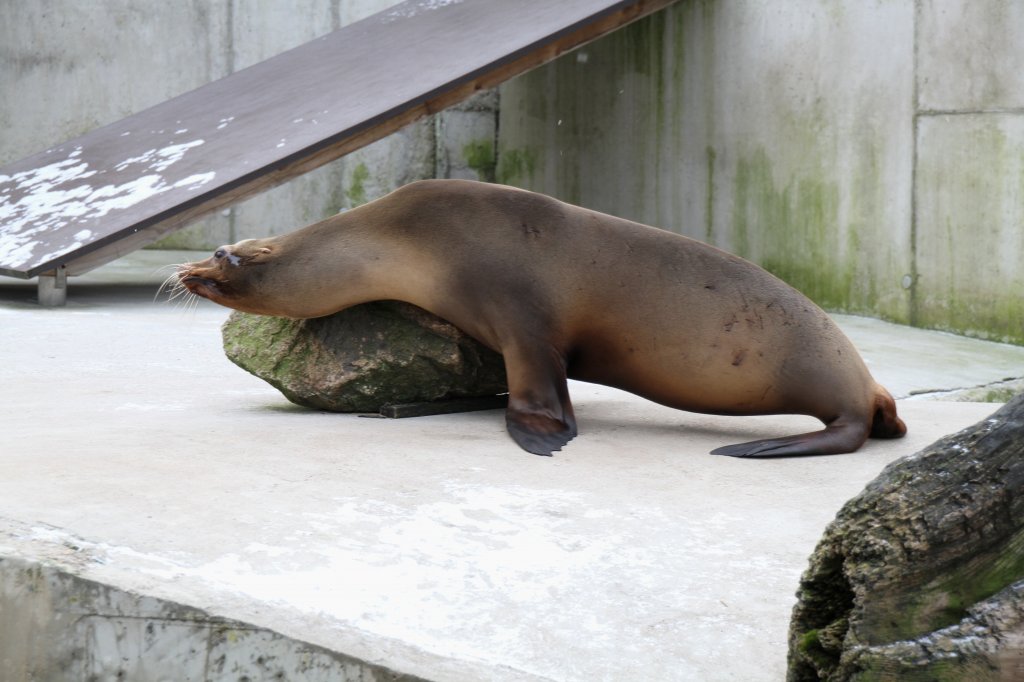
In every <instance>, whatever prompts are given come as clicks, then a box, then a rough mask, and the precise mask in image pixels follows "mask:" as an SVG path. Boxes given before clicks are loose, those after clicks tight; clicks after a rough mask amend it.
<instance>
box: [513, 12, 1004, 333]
mask: <svg viewBox="0 0 1024 682" xmlns="http://www.w3.org/2000/svg"><path fill="white" fill-rule="evenodd" d="M1021 26H1024V3H1020V2H1012V1H996V0H993V1H992V2H984V3H979V2H971V0H925V1H924V2H913V0H887V1H881V0H878V1H873V2H861V1H860V0H842V1H836V0H797V1H795V2H785V3H783V2H769V1H767V0H762V1H758V0H747V1H745V2H724V1H718V2H715V1H712V0H681V1H680V2H679V3H678V4H677V5H674V6H673V7H671V8H669V9H668V10H666V11H664V12H661V13H659V14H657V15H654V16H652V17H650V18H648V19H646V20H643V21H641V22H639V23H637V24H634V25H632V26H630V27H627V28H626V29H624V30H622V31H619V32H617V33H616V34H613V35H611V36H608V37H606V38H604V39H602V40H601V41H599V42H596V43H593V44H591V45H590V46H587V47H584V48H582V49H581V50H578V51H577V52H576V53H574V54H571V55H567V56H565V57H563V58H561V59H559V60H557V61H556V62H554V63H552V64H550V65H548V66H546V67H543V68H541V69H538V70H536V71H534V72H531V73H529V74H526V75H524V76H521V77H519V78H518V79H515V80H513V81H511V82H509V83H507V84H505V85H504V86H503V87H502V88H501V112H500V121H499V148H498V166H497V177H498V180H499V181H502V182H507V183H510V184H517V185H520V186H524V187H528V188H531V189H536V190H539V191H544V192H547V193H550V194H554V195H556V196H560V197H562V198H565V199H566V200H569V201H572V202H575V203H580V204H584V205H587V206H590V207H593V208H597V209H599V210H605V211H608V212H611V213H616V214H619V215H622V216H625V217H629V218H633V219H636V220H640V221H643V222H647V223H651V224H655V225H659V226H662V227H666V228H669V229H672V230H674V231H677V232H681V233H683V234H687V235H690V236H693V237H696V238H698V239H703V240H706V241H709V242H711V243H714V244H717V245H719V246H722V247H724V248H726V249H728V250H731V251H734V252H737V253H740V254H742V255H744V256H746V257H749V258H751V259H753V260H755V261H758V262H760V263H761V264H763V265H765V266H766V267H767V268H768V269H770V270H772V271H774V272H775V273H776V274H778V275H780V276H781V277H783V278H784V279H786V280H787V281H789V282H790V283H792V284H793V285H795V286H797V287H798V288H800V289H802V290H804V291H805V292H807V293H808V294H809V295H811V296H812V298H814V299H815V300H817V301H818V302H820V303H821V304H823V305H824V306H826V307H828V308H831V309H835V310H844V311H850V312H857V313H865V314H871V315H880V316H882V317H885V318H888V319H891V320H896V321H900V322H909V323H914V324H919V325H923V326H929V327H935V328H940V329H949V330H953V331H959V332H966V333H971V334H975V335H978V336H981V337H984V338H993V339H1000V340H1007V341H1013V342H1017V343H1024V264H1022V263H1024V258H1022V257H1021V255H1022V254H1024V248H1022V247H1024V31H1021V30H1020V27H1021Z"/></svg>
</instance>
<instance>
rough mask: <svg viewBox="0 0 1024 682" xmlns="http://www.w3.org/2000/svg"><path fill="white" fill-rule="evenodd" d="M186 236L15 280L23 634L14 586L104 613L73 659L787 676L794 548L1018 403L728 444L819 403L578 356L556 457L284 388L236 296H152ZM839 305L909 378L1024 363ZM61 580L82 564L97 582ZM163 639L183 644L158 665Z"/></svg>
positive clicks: (72, 609)
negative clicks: (671, 400) (600, 380)
mask: <svg viewBox="0 0 1024 682" xmlns="http://www.w3.org/2000/svg"><path fill="white" fill-rule="evenodd" d="M186 257H187V256H186V255H182V254H169V253H166V252H164V253H160V252H143V253H141V254H138V255H136V256H133V257H130V258H127V259H123V260H122V261H119V262H118V263H115V264H113V265H112V266H108V267H107V268H104V269H102V270H100V271H97V272H96V273H94V274H93V275H91V276H88V277H85V278H81V279H78V280H72V282H71V293H70V297H69V303H68V305H67V307H65V308H61V309H41V308H39V307H38V306H37V305H35V303H34V302H33V300H32V299H33V298H34V296H35V291H34V288H33V287H32V286H30V285H27V284H22V283H18V282H16V281H14V280H6V281H2V282H0V387H2V389H0V434H2V435H0V453H2V457H0V635H3V634H4V633H5V632H6V633H7V638H8V642H15V641H16V640H15V639H12V638H11V637H12V635H11V634H10V633H11V631H12V630H13V629H15V626H16V625H18V624H17V623H14V622H13V621H14V620H15V616H17V618H18V619H19V623H23V622H28V621H24V620H23V619H24V618H36V619H37V620H38V621H39V624H38V628H41V630H40V632H42V631H46V632H50V633H58V632H59V630H57V629H54V628H55V627H56V626H55V625H54V623H55V622H57V621H60V620H61V618H64V617H65V616H66V615H67V614H65V613H63V611H67V612H68V613H70V614H71V617H72V618H73V619H77V620H75V622H76V623H77V622H88V623H89V628H87V629H85V630H83V629H81V628H79V629H77V630H75V629H74V628H71V629H68V628H65V631H66V632H72V631H74V632H73V634H68V635H59V634H51V636H53V637H58V636H62V637H66V638H67V640H68V641H66V642H64V643H63V644H62V646H64V649H62V651H64V652H65V653H63V654H61V655H62V656H65V658H66V660H64V661H63V662H62V664H61V665H63V668H64V669H65V670H73V671H74V672H73V673H66V675H67V677H66V679H77V678H75V677H74V675H85V674H113V673H115V672H116V671H122V672H124V673H125V674H127V675H128V678H129V679H147V680H148V679H164V678H161V677H160V674H163V675H164V676H165V678H166V677H169V678H173V679H238V677H239V674H238V671H239V670H247V671H249V672H248V673H247V674H249V676H250V678H252V679H260V675H261V671H262V674H264V675H265V677H270V674H271V672H273V671H274V670H278V671H279V672H282V674H286V676H287V677H288V678H289V679H325V680H326V679H332V680H333V679H338V680H342V679H378V678H377V677H373V674H382V673H379V671H380V670H385V669H386V670H392V671H396V672H401V673H406V674H409V675H413V676H419V677H421V678H425V679H430V680H625V679H630V680H641V679H642V680H753V681H756V680H779V679H782V678H783V677H784V671H785V657H786V632H787V627H788V622H789V615H790V610H791V608H792V606H793V603H794V592H795V590H796V588H797V583H798V580H799V577H800V574H801V572H802V571H803V570H804V568H805V566H806V561H807V558H808V556H809V554H810V553H811V551H812V549H813V548H814V546H815V544H816V542H817V540H818V538H819V537H820V535H821V533H822V530H823V529H824V527H825V525H826V524H827V523H828V522H829V521H830V520H831V518H832V517H833V516H834V515H835V513H836V511H837V510H838V509H839V507H840V506H841V505H842V504H843V503H844V502H845V501H846V500H847V499H848V498H850V497H851V496H853V495H855V494H856V493H858V492H859V491H860V490H861V489H862V488H863V486H864V485H865V484H866V483H867V482H868V481H870V480H871V479H872V478H873V477H875V476H876V475H877V474H878V472H879V471H880V470H881V469H882V468H883V467H884V466H885V465H886V464H887V463H888V462H891V461H892V460H894V459H896V458H898V457H901V456H903V455H906V454H909V453H912V452H914V451H916V450H918V449H920V448H922V447H924V446H925V445H927V444H929V443H931V442H932V441H934V440H935V439H937V438H938V437H940V436H942V435H944V434H947V433H951V432H953V431H956V430H958V429H960V428H963V427H965V426H968V425H970V424H973V423H974V422H976V421H978V420H980V419H982V418H984V417H985V416H987V415H988V414H990V413H991V412H993V411H994V410H995V409H996V407H997V406H996V405H992V404H978V403H962V402H960V403H957V402H938V401H929V400H914V399H910V400H901V401H900V411H901V414H902V416H903V418H904V419H905V421H906V422H907V424H908V426H909V429H910V433H909V434H908V436H907V437H906V438H905V439H903V440H900V441H869V443H868V444H867V446H865V447H864V448H863V449H862V450H861V451H860V452H858V453H856V454H850V455H842V456H835V457H814V458H804V459H781V460H761V461H758V460H752V461H744V460H737V459H731V458H725V457H712V456H710V455H708V454H707V453H708V451H709V450H711V449H713V448H715V447H717V446H719V445H723V444H727V443H732V442H739V441H742V440H749V439H753V438H758V437H765V436H770V435H782V434H788V433H794V432H797V431H800V430H808V429H810V428H816V426H815V424H816V422H814V420H810V419H807V418H803V417H765V418H760V417H759V418H725V417H710V416H703V415H695V414H689V413H684V412H679V411H675V410H671V409H667V408H664V407H660V406H658V405H654V404H652V403H649V402H646V401H644V400H642V399H640V398H637V397H634V396H631V395H629V394H626V393H622V392H619V391H615V390H612V389H607V388H603V387H597V386H592V385H587V384H579V383H574V384H573V385H572V386H571V387H570V390H571V392H572V395H573V402H574V404H575V406H576V412H577V417H578V420H579V425H580V436H579V437H578V438H577V439H576V440H574V441H573V442H572V443H571V444H570V445H569V446H568V447H567V448H565V449H564V450H563V451H562V452H560V453H557V454H556V456H555V457H554V458H544V457H536V456H532V455H528V454H526V453H524V452H522V451H521V450H519V449H518V448H517V447H516V446H515V445H514V443H513V442H512V441H511V440H510V439H509V438H508V436H507V435H506V434H505V430H504V419H503V416H502V414H501V412H498V411H489V412H479V413H472V414H461V415H444V416H436V417H423V418H417V419H408V420H382V419H368V418H363V417H359V416H354V415H336V414H322V413H317V412H312V411H308V410H305V409H301V408H298V407H295V406H293V405H291V404H290V403H288V402H287V401H286V400H285V399H284V398H283V397H282V396H281V395H280V394H279V393H277V391H275V390H274V389H273V388H271V387H270V386H268V385H267V384H265V383H263V382H262V381H261V380H259V379H256V378H254V377H252V376H249V375H248V374H246V373H245V372H243V371H242V370H240V369H238V368H237V367H235V366H234V365H233V364H231V363H230V362H229V361H228V360H227V359H226V358H225V357H224V355H223V352H222V351H221V346H220V334H219V325H220V324H221V322H222V321H223V320H224V319H225V317H226V316H227V314H228V311H226V310H224V309H222V308H218V307H216V306H213V305H211V304H207V303H205V302H204V303H202V304H200V305H199V307H198V308H196V309H195V310H194V311H184V310H181V309H176V308H174V307H173V306H170V305H167V304H165V303H161V302H156V303H154V302H153V294H154V291H155V283H156V282H159V281H160V280H161V279H162V278H163V275H162V274H157V273H155V268H156V265H157V264H158V263H157V262H156V261H159V260H162V259H165V260H166V261H167V262H170V261H175V260H182V259H185V258H186ZM140 273H141V274H140ZM837 319H838V320H839V322H840V324H841V325H842V326H843V327H844V329H846V330H847V332H848V334H849V335H850V336H851V338H852V339H853V340H854V343H855V344H857V346H858V347H859V348H860V349H861V351H862V353H863V354H864V356H865V358H866V360H867V361H868V363H869V365H870V366H871V368H872V371H873V372H874V374H875V376H876V378H877V379H879V381H880V382H881V383H883V384H885V385H887V386H888V387H889V388H890V390H891V391H892V392H893V393H894V394H896V395H898V396H900V397H905V396H908V395H909V394H911V393H912V392H916V391H929V392H931V391H945V390H951V389H958V388H964V387H972V386H977V385H985V384H990V383H993V382H998V381H1001V380H1004V379H1007V378H1018V379H1019V378H1020V377H1021V376H1022V375H1024V348H1018V347H1011V346H1005V345H1000V344H993V343H985V342H981V341H975V340H969V339H963V338H960V337H954V336H950V335H946V334H939V333H934V332H925V331H920V330H914V329H908V328H904V327H898V326H894V325H890V324H886V323H882V322H878V321H874V320H867V319H863V318H854V317H846V316H839V317H837ZM39 566H42V567H44V568H45V569H46V570H47V571H50V573H53V575H57V574H59V576H58V578H52V576H51V578H52V580H51V581H50V582H49V583H47V585H48V586H49V587H48V588H47V589H48V590H49V592H47V590H39V589H35V588H33V589H27V588H25V585H26V580H27V578H26V577H25V576H27V575H29V574H30V573H31V569H32V568H33V567H39ZM5 572H6V574H7V577H6V583H5V582H4V580H5V576H4V573H5ZM54 572H55V573H54ZM50 573H47V575H50ZM11 576H14V577H11ZM60 580H65V581H67V580H72V581H74V580H80V581H83V582H82V584H83V585H86V586H88V589H89V590H92V592H90V594H91V595H92V596H90V598H89V604H90V605H88V606H83V605H82V604H81V603H80V602H79V599H78V597H77V596H75V597H73V598H72V597H67V596H66V595H67V594H71V592H73V591H74V590H73V589H72V588H68V587H67V585H66V584H65V583H61V585H63V587H61V588H60V589H58V587H59V586H57V583H59V582H60ZM55 581H56V582H55ZM97 586H101V587H97ZM101 588H102V589H101ZM61 590H64V591H63V592H62V591H61ZM68 590H71V592H69V591H68ZM97 590H100V591H103V590H106V591H105V592H103V594H104V595H106V596H105V597H104V601H103V604H104V606H102V608H101V607H100V606H97V605H96V604H97V603H98V602H99V600H98V598H97V597H96V596H95V595H96V594H98V593H99V592H97ZM42 592H46V594H42V596H40V594H41V593H42ZM114 593H116V595H114V596H111V595H112V594H114ZM62 595H63V596H62ZM118 595H120V596H118ZM124 595H127V597H125V596H124ZM115 597H116V598H115ZM142 597H145V599H149V600H150V601H148V602H147V601H145V600H144V599H143V600H142V601H140V598H142ZM4 598H6V599H8V601H9V602H10V603H14V606H13V607H12V606H10V604H8V606H7V608H6V610H5V603H4V602H3V601H2V600H3V599H4ZM33 599H36V600H39V601H43V600H45V599H49V602H48V603H47V604H45V605H44V606H40V607H39V609H36V610H35V611H33V608H35V607H33V606H32V604H31V602H32V600H33ZM119 599H120V601H118V600H119ZM153 600H155V601H153ZM71 602H74V604H72V603H71ZM153 604H159V605H162V606H160V607H159V608H157V607H154V606H153ZM174 608H181V609H185V610H187V612H188V614H190V615H188V616H187V617H186V616H181V615H180V614H179V615H176V616H173V617H172V616H170V615H168V614H169V613H171V611H173V609H174ZM136 611H137V612H136ZM175 613H177V612H175ZM26 614H28V615H26ZM140 614H142V615H144V616H145V617H146V618H150V619H151V620H150V621H149V622H150V623H152V622H157V623H159V624H161V628H162V629H160V630H159V631H160V632H162V633H163V635H164V637H165V638H167V642H165V643H164V644H163V645H162V646H163V648H162V649H161V648H160V647H157V648H154V645H153V643H152V641H150V640H151V639H152V637H150V640H146V641H147V642H149V643H148V644H147V643H145V642H143V640H142V639H139V642H141V643H140V644H138V646H135V645H131V644H130V642H129V640H131V637H129V636H128V634H126V633H129V632H130V629H131V625H130V623H131V622H134V621H132V620H131V619H132V618H133V617H141V616H140ZM97 617H102V618H101V620H99V621H97V620H96V618H97ZM90 619H91V620H90ZM102 619H106V620H102ZM204 619H206V620H204ZM219 619H228V620H226V621H220V620H219ZM33 622H34V621H33ZM181 622H188V623H190V624H193V625H194V624H196V623H200V624H203V623H205V624H207V625H209V623H214V624H216V623H218V622H220V623H222V624H223V623H226V622H230V623H233V624H234V625H233V626H232V627H237V628H239V632H247V633H249V634H250V635H251V634H252V633H262V634H260V637H262V639H260V638H257V639H256V640H253V641H255V642H256V643H255V644H253V643H252V641H250V642H249V644H248V645H247V646H249V647H250V648H249V649H248V650H247V652H248V653H246V652H243V654H244V655H243V656H242V658H245V660H241V659H239V661H236V662H235V663H234V666H235V667H234V668H233V669H232V670H234V672H232V673H231V674H228V673H227V672H224V671H225V665H226V664H225V663H224V662H223V660H220V659H218V660H220V663H219V665H220V667H219V668H216V666H214V667H210V666H211V664H210V663H209V661H210V660H213V658H211V656H213V654H214V653H216V651H215V649H216V648H217V647H218V646H219V647H220V648H221V649H220V650H228V651H229V652H230V650H231V646H229V645H228V644H225V643H224V642H225V640H224V639H223V638H221V640H218V642H215V643H214V644H211V643H210V642H211V641H212V640H211V639H209V637H207V639H202V638H199V640H197V639H196V635H195V627H192V625H190V627H192V629H191V630H189V631H188V632H185V631H184V630H181V629H180V628H179V629H178V630H175V627H177V626H175V625H174V624H175V623H181ZM103 624H106V625H103ZM107 626H109V627H110V628H113V629H112V630H110V632H111V633H113V634H111V635H110V637H107V638H104V637H101V636H100V635H99V634H97V633H101V634H102V632H105V630H103V627H107ZM19 627H21V626H19ZM223 627H226V626H223ZM4 628H6V631H5V629H4ZM47 628H49V629H48V630H47ZM90 628H91V629H90ZM74 633H77V634H74ZM183 633H184V634H183ZM268 633H269V634H268ZM150 634H151V632H150ZM203 636H204V637H205V636H206V635H203ZM140 637H141V635H140ZM174 637H178V639H179V640H181V641H178V640H174ZM190 637H191V638H192V639H189V638H190ZM239 637H240V638H241V639H235V640H231V641H232V642H236V643H237V644H236V647H235V648H236V649H237V648H238V647H242V646H243V645H245V644H244V642H242V640H243V639H244V637H241V635H239ZM268 638H269V639H268ZM37 639H38V637H37ZM143 639H144V638H143ZM3 640H4V637H3V636H0V678H3V679H5V680H6V679H18V677H17V675H19V674H20V675H26V674H27V673H26V672H25V671H28V670H30V669H31V670H37V671H38V670H45V665H47V663H46V661H40V660H35V661H34V662H33V661H28V662H26V661H27V659H28V658H29V657H28V656H27V655H23V654H19V653H18V652H19V651H24V650H27V649H28V648H31V643H27V644H25V645H24V646H22V647H21V648H18V647H17V646H15V645H14V644H10V643H9V644H8V645H7V648H6V649H5V648H4V644H3V643H2V642H3ZM172 640H173V641H172ZM200 640H201V641H200ZM271 640H273V641H274V642H276V643H277V644H275V645H274V646H276V647H277V648H276V649H275V648H273V647H271V645H270V644H268V643H267V642H269V641H271ZM197 641H199V643H198V644H197V643H196V642H197ZM126 642H128V643H126ZM204 642H205V643H204ZM282 642H284V644H282ZM133 646H134V648H132V647H133ZM203 646H206V647H207V649H206V650H205V651H203V650H202V647H203ZM289 646H290V647H291V649H289V648H288V647H289ZM197 648H198V650H199V651H200V653H201V654H202V655H203V656H206V659H204V660H206V662H205V663H204V664H203V665H204V666H206V667H195V666H197V665H198V663H196V660H197V659H196V653H195V652H196V650H197ZM271 649H272V650H273V651H277V652H278V653H280V654H281V655H280V657H279V660H278V661H277V662H276V663H268V661H267V660H266V659H267V654H266V652H267V651H269V650H271ZM285 650H288V651H290V652H291V654H289V655H292V658H288V655H285V654H284V653H282V652H284V651H285ZM156 651H159V652H161V653H160V656H162V658H159V665H160V666H161V670H162V673H159V674H157V673H154V674H153V675H152V676H147V675H149V673H147V672H146V670H150V668H147V666H150V667H152V666H153V665H154V664H153V662H152V661H151V660H150V661H146V660H143V659H144V658H145V657H146V656H150V657H152V656H155V655H156V654H155V653H154V652H156ZM295 651H299V652H300V653H302V652H305V653H302V655H303V656H305V658H302V656H298V658H295V655H293V654H294V652H295ZM12 652H13V653H12ZM132 652H137V655H136V653H132ZM189 652H191V653H189ZM211 652H212V653H211ZM236 654H237V651H236ZM47 655H49V656H51V657H52V656H54V654H52V653H51V654H38V655H37V656H36V658H37V659H38V658H40V657H43V658H45V657H46V656H47ZM19 656H21V658H19ZM317 656H319V657H320V658H319V659H316V660H317V661H319V662H318V663H317V665H318V666H319V667H318V668H317V670H318V671H319V672H317V674H316V675H313V674H312V673H310V672H309V671H310V670H312V668H310V667H309V666H310V665H312V664H311V663H310V661H311V660H313V659H314V658H316V657H317ZM133 657H134V658H133ZM246 657H247V658H246ZM311 657H312V658H311ZM136 658H137V659H138V660H136ZM214 658H216V657H215V656H214ZM257 658H259V660H257ZM300 659H301V660H300ZM225 660H231V659H230V653H229V655H228V657H227V659H225ZM302 661H305V663H302ZM274 665H277V666H278V667H277V668H274ZM301 665H306V666H307V667H306V668H302V667H301ZM3 666H6V673H5V668H4V667H3ZM32 666H36V667H35V668H32ZM133 666H134V667H133ZM246 666H249V667H248V668H247V667H246ZM289 666H290V667H289ZM346 666H348V667H346ZM360 666H362V667H360ZM374 666H376V667H375V668H374ZM370 668H373V670H376V671H378V672H376V673H374V672H373V670H371V672H367V670H370ZM186 669H187V671H188V673H187V674H185V672H184V671H186ZM300 670H305V671H306V672H305V673H300V672H299V671H300ZM218 671H220V672H218ZM254 671H255V672H254ZM346 671H347V672H346ZM4 673H5V674H4ZM179 673H180V674H179ZM62 674H65V673H62ZM357 675H363V677H357ZM50 679H65V678H63V677H59V675H57V674H56V673H54V676H53V677H51V678H50ZM82 679H84V677H83V678H82ZM380 679H383V678H380Z"/></svg>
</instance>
